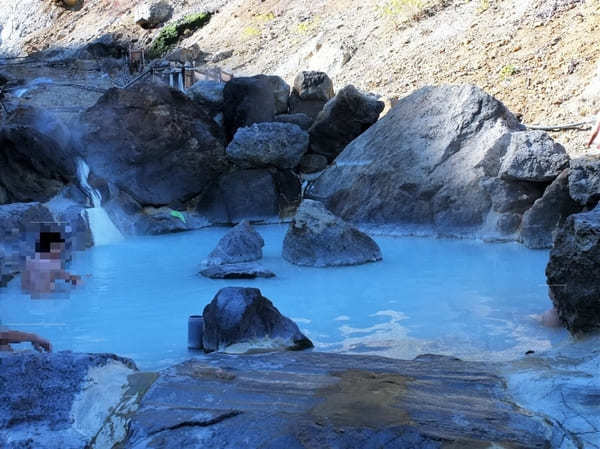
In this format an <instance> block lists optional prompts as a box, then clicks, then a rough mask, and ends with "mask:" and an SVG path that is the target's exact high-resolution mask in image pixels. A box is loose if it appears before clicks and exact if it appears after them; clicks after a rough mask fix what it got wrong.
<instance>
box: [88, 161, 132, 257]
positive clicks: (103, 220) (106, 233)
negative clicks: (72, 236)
mask: <svg viewBox="0 0 600 449" xmlns="http://www.w3.org/2000/svg"><path fill="white" fill-rule="evenodd" d="M89 174H90V167H88V165H87V164H86V163H85V161H84V160H83V159H78V160H77V176H78V177H79V183H80V184H81V187H82V188H83V189H84V190H85V192H86V193H87V195H88V197H89V198H90V200H91V201H92V206H93V207H91V208H88V209H85V214H86V215H87V220H88V223H89V224H90V230H91V231H92V238H93V240H94V245H96V246H98V245H107V244H109V243H114V242H118V241H119V240H122V239H123V236H122V235H121V232H119V230H118V229H117V227H116V226H115V225H114V223H113V222H112V221H111V219H110V217H109V216H108V214H107V213H106V211H105V210H104V208H103V207H102V195H101V194H100V192H98V190H96V189H94V188H93V187H92V186H90V185H89V184H88V176H89Z"/></svg>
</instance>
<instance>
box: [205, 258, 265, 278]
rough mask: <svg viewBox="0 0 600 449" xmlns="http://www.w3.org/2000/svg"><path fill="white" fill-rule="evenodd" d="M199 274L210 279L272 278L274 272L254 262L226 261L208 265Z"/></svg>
mask: <svg viewBox="0 0 600 449" xmlns="http://www.w3.org/2000/svg"><path fill="white" fill-rule="evenodd" d="M200 274H201V275H202V276H204V277H207V278H211V279H256V278H272V277H275V273H273V272H272V271H271V270H267V269H266V268H265V267H263V266H262V265H261V264H259V263H256V262H240V263H226V264H221V265H209V266H208V267H206V268H203V269H201V270H200Z"/></svg>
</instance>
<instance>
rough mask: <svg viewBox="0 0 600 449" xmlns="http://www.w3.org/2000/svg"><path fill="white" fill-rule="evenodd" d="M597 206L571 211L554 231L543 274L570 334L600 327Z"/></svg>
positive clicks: (599, 225) (599, 237) (598, 214)
mask: <svg viewBox="0 0 600 449" xmlns="http://www.w3.org/2000/svg"><path fill="white" fill-rule="evenodd" d="M599 272H600V207H596V208H595V209H594V210H592V211H589V212H584V213H579V214H574V215H571V216H570V217H568V218H567V220H566V222H565V224H564V226H563V227H562V228H561V229H560V231H559V232H558V233H557V235H556V239H555V240H554V247H553V248H552V251H551V252H550V261H549V262H548V266H547V267H546V278H547V282H548V287H549V290H550V298H551V299H552V302H553V303H554V307H555V308H556V311H557V312H558V316H559V318H560V320H561V322H562V323H563V324H564V325H565V326H566V327H567V329H569V331H570V332H571V333H572V334H578V333H585V332H592V331H594V330H598V329H600V300H599V298H600V280H599V278H598V273H599Z"/></svg>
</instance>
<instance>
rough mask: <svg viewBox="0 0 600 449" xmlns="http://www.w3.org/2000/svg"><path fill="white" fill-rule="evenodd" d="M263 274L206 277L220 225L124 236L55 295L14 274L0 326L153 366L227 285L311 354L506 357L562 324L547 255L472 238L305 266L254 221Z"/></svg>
mask: <svg viewBox="0 0 600 449" xmlns="http://www.w3.org/2000/svg"><path fill="white" fill-rule="evenodd" d="M257 230H258V231H259V232H260V233H261V234H262V236H263V238H264V240H265V243H266V246H265V248H264V259H263V261H262V262H263V264H264V265H265V266H266V268H268V269H270V270H272V271H274V272H275V273H276V274H277V277H276V278H273V279H260V280H211V279H206V278H203V277H199V276H198V275H197V272H198V264H199V263H200V262H201V260H202V259H204V258H205V257H206V256H207V254H208V253H209V252H210V251H211V250H212V249H213V248H214V246H215V245H216V243H217V241H218V239H219V238H220V237H221V236H223V235H224V234H225V233H226V232H227V229H225V228H207V229H203V230H198V231H193V232H187V233H180V234H171V235H163V236H145V237H137V238H128V239H125V240H122V241H119V242H118V243H116V244H112V245H105V246H98V247H94V248H91V249H89V250H86V251H85V252H81V253H75V254H74V259H73V262H72V264H71V266H70V267H69V270H70V271H72V272H74V273H77V274H82V275H86V274H91V277H90V278H85V279H86V282H85V284H84V285H83V286H78V287H74V288H73V287H72V286H70V285H69V286H68V287H67V286H66V285H65V286H64V291H63V293H62V294H60V293H56V294H55V295H56V297H55V298H53V299H43V300H32V299H31V298H30V297H29V296H28V295H26V294H23V293H22V292H21V291H20V280H19V279H18V278H16V279H14V280H13V281H12V282H11V283H9V285H8V287H6V288H2V289H0V317H1V318H2V321H3V323H4V324H5V325H8V326H10V327H13V328H16V329H20V330H24V331H31V332H36V333H39V334H40V335H42V336H44V337H46V338H49V339H50V340H51V341H52V343H53V344H54V346H55V349H56V350H66V349H69V350H74V351H86V352H87V351H89V352H114V353H117V354H120V355H122V356H128V357H132V358H133V359H134V360H135V361H136V362H137V363H138V365H139V366H140V367H142V368H146V369H155V368H160V367H165V366H167V365H169V364H172V363H176V362H179V361H182V360H184V359H186V358H187V357H189V355H190V353H189V352H188V350H187V318H188V316H189V315H192V314H200V313H202V310H203V308H204V306H205V305H206V304H208V302H210V301H211V299H212V298H213V297H214V295H215V294H216V292H217V291H218V290H219V289H220V288H222V287H225V286H252V287H258V288H260V289H261V290H262V292H263V295H265V296H266V297H268V298H269V299H271V300H272V301H273V303H274V304H275V306H276V307H278V308H279V310H280V311H281V312H282V313H283V314H284V315H286V316H288V317H290V318H292V319H294V320H295V321H296V322H297V323H298V325H299V326H300V328H301V329H302V331H303V332H305V334H306V335H307V336H308V337H309V338H311V339H312V341H313V342H314V343H315V346H316V349H317V350H321V351H342V352H354V353H363V354H364V353H368V354H378V355H384V356H390V357H398V358H413V357H415V356H417V355H418V354H422V353H438V354H447V355H454V356H458V357H461V358H464V359H470V360H478V359H481V360H507V359H512V358H516V357H519V356H521V355H522V354H523V353H524V352H525V351H528V350H535V351H541V350H545V349H549V348H551V347H552V346H553V345H556V344H558V343H560V342H563V341H565V340H566V339H567V338H568V335H567V333H566V331H564V330H562V329H551V328H547V327H543V326H542V325H541V324H540V323H539V321H538V320H537V318H536V315H538V314H541V313H543V312H544V311H545V310H547V309H548V308H549V307H550V306H551V302H550V300H549V299H548V297H547V288H546V285H545V277H544V268H545V265H546V262H547V258H548V253H547V251H532V250H528V249H526V248H524V247H522V246H520V245H518V244H488V243H482V242H479V241H472V240H444V239H426V238H408V237H404V238H397V237H396V238H394V237H376V241H377V242H378V243H379V245H380V246H381V249H382V252H383V256H384V260H383V261H382V262H378V263H373V264H367V265H361V266H354V267H341V268H326V269H322V268H321V269H319V268H307V267H298V266H295V265H292V264H289V263H287V262H286V261H284V260H283V259H282V258H281V247H282V242H283V238H284V235H285V230H286V226H283V225H272V226H260V227H257Z"/></svg>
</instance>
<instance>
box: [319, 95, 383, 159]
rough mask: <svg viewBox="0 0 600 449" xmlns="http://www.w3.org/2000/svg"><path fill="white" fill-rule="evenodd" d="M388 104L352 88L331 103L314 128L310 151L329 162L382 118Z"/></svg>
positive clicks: (334, 98)
mask: <svg viewBox="0 0 600 449" xmlns="http://www.w3.org/2000/svg"><path fill="white" fill-rule="evenodd" d="M383 107H384V103H383V102H382V101H378V100H377V99H375V98H373V97H370V96H368V95H365V94H363V93H361V92H359V91H358V90H357V89H356V88H355V87H354V86H352V85H349V86H346V87H344V88H343V89H342V90H340V91H339V92H338V93H337V94H336V96H335V97H333V98H332V99H331V100H329V101H328V102H327V104H326V105H325V106H324V108H323V110H322V111H321V112H320V113H319V115H318V116H317V118H316V120H315V122H314V123H313V125H312V127H311V128H310V131H309V133H310V151H311V152H313V153H317V154H322V155H324V156H326V157H327V158H328V160H329V161H331V160H333V159H335V157H336V156H337V155H338V154H339V153H341V151H342V150H343V149H344V148H345V147H346V145H348V144H349V143H350V142H351V141H352V140H354V139H355V138H356V137H358V136H359V135H360V134H362V133H363V132H364V131H365V130H367V129H368V128H369V126H371V125H372V124H373V123H375V122H376V121H377V119H378V118H379V114H381V111H383Z"/></svg>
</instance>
